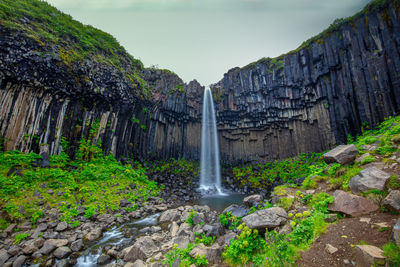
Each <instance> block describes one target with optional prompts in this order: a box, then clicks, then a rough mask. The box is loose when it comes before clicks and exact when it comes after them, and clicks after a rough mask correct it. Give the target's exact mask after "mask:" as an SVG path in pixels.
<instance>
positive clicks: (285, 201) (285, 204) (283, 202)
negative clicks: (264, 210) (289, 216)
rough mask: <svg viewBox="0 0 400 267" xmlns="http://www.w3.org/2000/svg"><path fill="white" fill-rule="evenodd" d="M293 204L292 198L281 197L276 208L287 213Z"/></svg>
mask: <svg viewBox="0 0 400 267" xmlns="http://www.w3.org/2000/svg"><path fill="white" fill-rule="evenodd" d="M293 202H294V198H293V197H283V198H281V199H280V200H279V202H278V206H279V207H281V208H283V209H284V210H286V211H288V210H289V209H290V208H291V207H292V205H293Z"/></svg>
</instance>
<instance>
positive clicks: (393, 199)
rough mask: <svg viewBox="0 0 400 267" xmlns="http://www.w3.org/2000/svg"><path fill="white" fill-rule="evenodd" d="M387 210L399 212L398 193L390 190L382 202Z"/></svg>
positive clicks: (399, 198)
mask: <svg viewBox="0 0 400 267" xmlns="http://www.w3.org/2000/svg"><path fill="white" fill-rule="evenodd" d="M382 204H383V205H385V206H386V207H388V208H389V209H391V210H393V211H396V212H400V191H399V190H392V191H391V192H390V193H389V195H387V196H386V197H385V199H384V200H383V202H382Z"/></svg>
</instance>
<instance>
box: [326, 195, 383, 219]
mask: <svg viewBox="0 0 400 267" xmlns="http://www.w3.org/2000/svg"><path fill="white" fill-rule="evenodd" d="M333 196H334V198H335V200H334V202H333V203H331V204H329V206H328V209H329V210H331V211H338V212H341V213H344V214H347V215H350V216H358V215H362V214H367V213H370V212H373V211H376V210H377V209H379V207H378V206H377V205H375V204H374V203H373V202H372V201H371V200H369V199H366V198H364V197H360V196H356V195H353V194H349V193H346V192H344V191H342V190H336V191H335V192H334V193H333Z"/></svg>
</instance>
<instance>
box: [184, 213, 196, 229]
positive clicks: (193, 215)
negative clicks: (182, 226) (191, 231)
mask: <svg viewBox="0 0 400 267" xmlns="http://www.w3.org/2000/svg"><path fill="white" fill-rule="evenodd" d="M195 216H197V211H195V210H192V211H191V212H190V213H189V217H188V218H187V219H186V221H185V222H187V223H188V224H189V225H190V227H192V226H193V225H194V222H193V218H194V217H195Z"/></svg>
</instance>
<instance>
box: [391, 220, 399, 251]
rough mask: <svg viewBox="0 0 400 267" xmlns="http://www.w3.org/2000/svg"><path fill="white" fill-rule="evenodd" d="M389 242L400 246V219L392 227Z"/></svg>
mask: <svg viewBox="0 0 400 267" xmlns="http://www.w3.org/2000/svg"><path fill="white" fill-rule="evenodd" d="M390 240H392V241H393V242H394V243H396V244H397V245H398V246H400V218H399V219H398V220H397V222H396V224H395V225H394V226H393V231H392V235H391V236H390Z"/></svg>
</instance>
